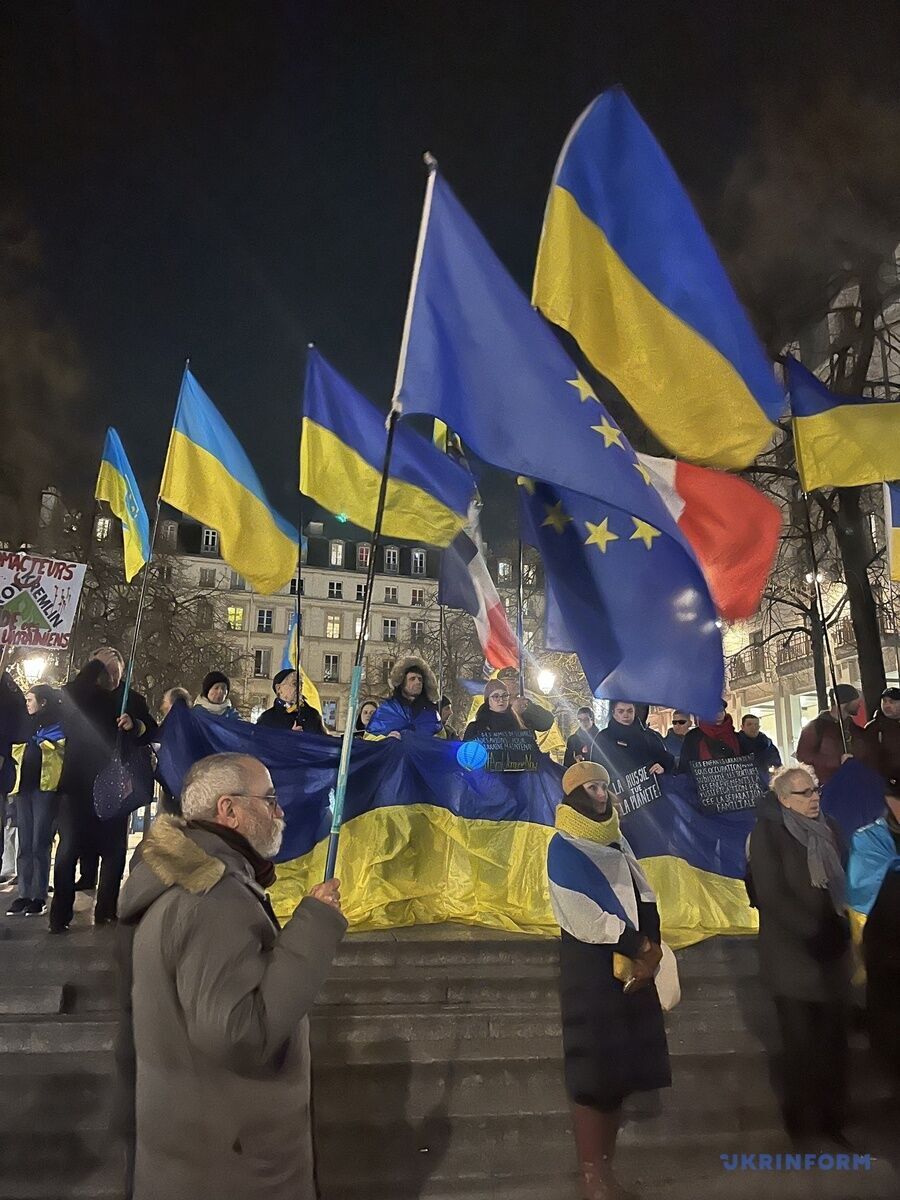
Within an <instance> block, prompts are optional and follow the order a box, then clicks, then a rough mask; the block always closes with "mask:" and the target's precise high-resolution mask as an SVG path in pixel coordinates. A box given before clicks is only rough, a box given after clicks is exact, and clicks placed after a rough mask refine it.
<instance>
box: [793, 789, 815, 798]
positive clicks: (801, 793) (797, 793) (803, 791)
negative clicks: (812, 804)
mask: <svg viewBox="0 0 900 1200" xmlns="http://www.w3.org/2000/svg"><path fill="white" fill-rule="evenodd" d="M818 794H819V789H818V788H817V787H813V788H802V789H801V790H800V791H792V792H791V795H792V796H803V797H805V798H806V799H807V800H811V799H812V798H813V796H818Z"/></svg>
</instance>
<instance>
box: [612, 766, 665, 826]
mask: <svg viewBox="0 0 900 1200" xmlns="http://www.w3.org/2000/svg"><path fill="white" fill-rule="evenodd" d="M609 790H610V792H611V793H612V796H613V803H614V804H615V806H616V808H617V809H618V810H619V812H620V813H621V814H622V816H625V815H626V814H627V813H631V812H634V811H635V810H636V809H638V808H643V807H644V805H645V804H649V803H650V801H651V800H656V799H658V798H659V797H660V796H661V795H662V792H661V791H660V786H659V776H658V775H651V774H650V768H649V767H637V768H636V769H635V770H634V771H629V772H628V774H627V775H613V776H612V778H611V779H610V781H609Z"/></svg>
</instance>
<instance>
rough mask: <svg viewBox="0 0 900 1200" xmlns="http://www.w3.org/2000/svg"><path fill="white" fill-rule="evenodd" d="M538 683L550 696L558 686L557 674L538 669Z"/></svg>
mask: <svg viewBox="0 0 900 1200" xmlns="http://www.w3.org/2000/svg"><path fill="white" fill-rule="evenodd" d="M537 684H538V687H539V688H540V689H541V691H542V692H543V693H544V695H545V696H549V695H550V693H551V692H552V691H553V689H554V687H555V686H556V676H555V675H554V674H553V672H552V671H538V677H537Z"/></svg>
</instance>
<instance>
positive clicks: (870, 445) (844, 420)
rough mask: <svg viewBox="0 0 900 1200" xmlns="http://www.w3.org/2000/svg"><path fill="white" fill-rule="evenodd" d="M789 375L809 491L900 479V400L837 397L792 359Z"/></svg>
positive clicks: (803, 474) (799, 465)
mask: <svg viewBox="0 0 900 1200" xmlns="http://www.w3.org/2000/svg"><path fill="white" fill-rule="evenodd" d="M785 376H786V379H787V386H788V396H789V398H790V402H791V417H792V419H793V426H794V448H795V450H796V453H797V469H798V470H799V472H800V482H801V484H802V485H803V490H804V491H805V492H812V491H814V490H815V489H816V488H824V487H858V486H862V485H863V484H866V483H882V482H883V481H884V480H887V479H898V478H900V401H896V400H891V401H889V400H879V399H875V398H874V397H869V396H839V395H836V394H835V393H834V392H831V391H829V390H828V388H827V387H826V386H825V384H824V383H822V381H821V380H820V379H817V378H816V376H815V375H813V373H812V372H811V371H808V370H807V369H806V367H804V366H803V364H802V363H799V362H797V360H796V359H795V358H791V357H790V356H788V358H787V360H786V363H785Z"/></svg>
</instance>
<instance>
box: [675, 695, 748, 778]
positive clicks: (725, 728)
mask: <svg viewBox="0 0 900 1200" xmlns="http://www.w3.org/2000/svg"><path fill="white" fill-rule="evenodd" d="M740 753H741V747H740V743H739V742H738V735H737V734H736V733H735V729H734V721H732V719H731V714H730V713H729V712H728V706H727V705H726V703H725V701H724V700H723V701H722V707H721V708H720V709H719V711H718V712H717V713H716V719H715V720H714V721H698V722H697V724H696V725H695V727H694V728H693V729H689V730H688V732H687V733H686V734H685V735H684V744H683V746H682V747H681V759H680V761H679V767H680V769H681V770H682V771H683V772H685V773H688V772H689V771H690V767H691V763H693V762H713V761H720V760H721V759H723V758H737V757H738V756H739V755H740Z"/></svg>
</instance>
